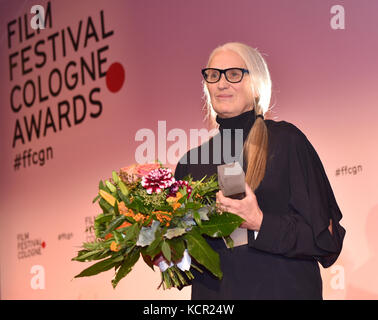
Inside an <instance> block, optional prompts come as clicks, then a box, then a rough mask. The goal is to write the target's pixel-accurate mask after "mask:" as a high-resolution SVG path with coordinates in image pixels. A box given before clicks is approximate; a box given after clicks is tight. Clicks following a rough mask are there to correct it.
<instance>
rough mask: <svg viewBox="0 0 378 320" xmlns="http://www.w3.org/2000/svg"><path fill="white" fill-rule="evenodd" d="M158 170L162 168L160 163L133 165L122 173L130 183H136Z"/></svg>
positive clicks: (124, 168) (121, 171) (125, 168)
mask: <svg viewBox="0 0 378 320" xmlns="http://www.w3.org/2000/svg"><path fill="white" fill-rule="evenodd" d="M158 168H160V164H159V163H146V164H132V165H130V166H127V167H123V168H121V169H120V173H121V174H124V175H126V176H127V177H128V178H127V180H128V181H129V182H134V181H137V180H138V179H140V178H142V177H143V176H146V175H147V174H148V173H149V172H150V171H152V170H155V169H158Z"/></svg>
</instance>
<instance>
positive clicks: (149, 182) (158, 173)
mask: <svg viewBox="0 0 378 320" xmlns="http://www.w3.org/2000/svg"><path fill="white" fill-rule="evenodd" d="M175 181H176V180H175V178H174V177H173V176H172V171H171V169H167V168H159V169H155V170H152V171H150V172H149V173H148V174H147V175H146V176H144V177H142V181H141V184H142V186H143V187H144V188H145V189H146V190H147V193H148V194H152V193H154V192H156V193H160V192H161V191H162V190H163V189H166V188H169V187H170V186H171V185H172V184H173V183H175Z"/></svg>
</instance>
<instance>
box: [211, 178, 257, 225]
mask: <svg viewBox="0 0 378 320" xmlns="http://www.w3.org/2000/svg"><path fill="white" fill-rule="evenodd" d="M245 193H246V196H245V197H244V198H243V199H242V200H238V199H231V198H228V197H225V196H224V195H223V193H222V191H218V192H217V193H216V204H217V206H218V208H219V209H220V210H221V211H227V212H231V213H234V214H236V215H238V216H239V217H241V218H243V219H244V220H245V222H243V223H242V224H241V225H240V227H241V228H246V229H250V230H255V231H259V230H260V227H261V223H262V220H263V213H262V211H261V209H260V207H259V204H258V203H257V199H256V195H255V194H254V193H253V191H252V189H251V188H250V186H249V185H248V184H247V183H245Z"/></svg>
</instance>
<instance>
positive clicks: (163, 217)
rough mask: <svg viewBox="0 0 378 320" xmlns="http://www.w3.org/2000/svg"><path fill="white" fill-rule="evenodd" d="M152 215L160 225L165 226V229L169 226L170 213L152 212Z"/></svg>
mask: <svg viewBox="0 0 378 320" xmlns="http://www.w3.org/2000/svg"><path fill="white" fill-rule="evenodd" d="M152 213H155V214H156V218H157V219H158V220H159V221H160V223H162V224H165V225H166V226H167V227H168V226H169V221H171V219H172V213H171V212H167V211H153V212H152Z"/></svg>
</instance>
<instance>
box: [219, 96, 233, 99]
mask: <svg viewBox="0 0 378 320" xmlns="http://www.w3.org/2000/svg"><path fill="white" fill-rule="evenodd" d="M231 97H232V96H227V95H224V96H223V95H222V96H217V98H220V99H226V98H231Z"/></svg>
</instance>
